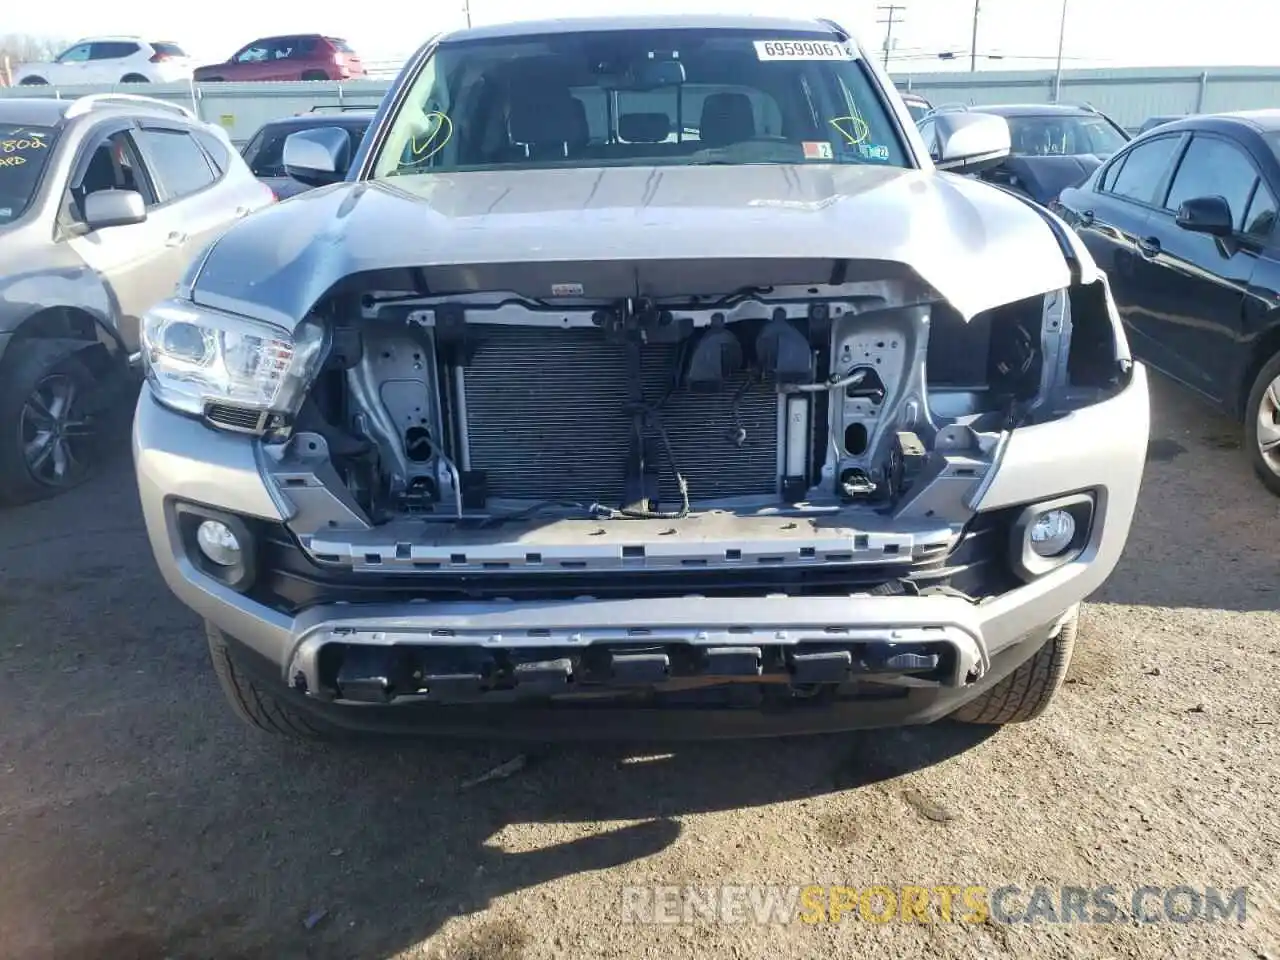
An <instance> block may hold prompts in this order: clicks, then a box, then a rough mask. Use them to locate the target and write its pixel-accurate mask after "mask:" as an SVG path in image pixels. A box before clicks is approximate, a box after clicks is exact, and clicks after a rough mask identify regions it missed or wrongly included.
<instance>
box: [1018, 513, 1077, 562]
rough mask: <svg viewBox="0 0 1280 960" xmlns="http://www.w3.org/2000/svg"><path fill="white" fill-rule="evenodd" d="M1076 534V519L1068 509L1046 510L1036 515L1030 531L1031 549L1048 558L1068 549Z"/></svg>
mask: <svg viewBox="0 0 1280 960" xmlns="http://www.w3.org/2000/svg"><path fill="white" fill-rule="evenodd" d="M1075 536H1076V519H1075V517H1073V516H1072V515H1071V514H1070V512H1069V511H1066V510H1046V511H1045V512H1044V513H1042V514H1040V516H1038V517H1036V520H1035V522H1034V523H1033V524H1032V525H1031V530H1030V532H1029V533H1028V537H1029V539H1030V540H1031V549H1032V550H1034V551H1035V552H1036V554H1037V555H1038V556H1041V557H1046V558H1047V557H1056V556H1057V555H1058V554H1060V553H1062V551H1064V550H1066V549H1067V548H1068V547H1069V546H1071V543H1072V541H1073V540H1074V539H1075Z"/></svg>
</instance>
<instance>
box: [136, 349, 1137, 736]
mask: <svg viewBox="0 0 1280 960" xmlns="http://www.w3.org/2000/svg"><path fill="white" fill-rule="evenodd" d="M1148 421H1149V410H1148V399H1147V378H1146V372H1145V370H1144V369H1143V368H1142V367H1141V366H1136V367H1135V368H1134V370H1133V373H1132V378H1131V380H1130V383H1129V384H1128V386H1126V387H1125V389H1123V390H1122V391H1121V392H1120V393H1118V394H1117V395H1116V396H1114V397H1113V398H1111V399H1109V400H1107V401H1104V402H1102V403H1099V404H1096V405H1094V406H1090V407H1085V408H1082V409H1080V410H1077V411H1074V412H1072V413H1070V414H1068V415H1067V416H1065V417H1062V418H1061V419H1058V420H1055V421H1052V422H1048V423H1043V424H1037V425H1033V426H1028V427H1022V428H1019V429H1017V430H1015V431H1014V432H1013V433H1012V435H1011V436H1010V437H1009V440H1008V442H1007V444H1006V445H1005V448H1004V451H1003V454H1002V457H1001V459H1000V462H999V464H998V466H997V468H996V471H995V473H994V476H993V478H992V479H991V481H990V482H989V483H987V484H985V487H984V489H983V490H982V491H981V492H980V499H979V502H978V503H977V504H976V506H977V508H978V509H979V511H980V512H987V511H997V510H1002V509H1006V508H1013V507H1017V506H1021V505H1028V504H1036V503H1040V502H1044V501H1048V500H1052V499H1055V498H1057V497H1060V496H1064V495H1068V494H1075V493H1079V492H1080V491H1089V493H1090V496H1091V497H1092V498H1093V512H1092V520H1091V527H1090V532H1089V538H1088V541H1087V543H1086V544H1085V546H1084V547H1083V549H1082V550H1081V551H1080V552H1079V554H1078V555H1077V556H1076V557H1075V559H1073V560H1071V561H1070V562H1068V563H1066V564H1065V565H1064V566H1061V567H1059V568H1057V569H1055V570H1053V571H1051V572H1049V573H1046V574H1044V575H1042V576H1040V577H1038V578H1036V579H1034V580H1032V581H1031V582H1028V583H1023V584H1021V585H1019V586H1016V587H1014V588H1013V589H1009V590H1007V591H1005V592H1003V593H1000V594H998V595H996V596H993V597H990V598H988V599H986V600H984V601H982V602H980V603H975V602H972V601H970V600H967V599H964V598H962V597H956V596H946V595H930V596H755V597H741V596H736V597H724V596H719V597H717V596H680V597H670V598H663V599H661V600H650V599H549V600H524V601H506V600H492V601H490V600H486V601H451V602H431V603H425V602H417V601H409V602H398V603H332V604H322V605H317V606H312V607H309V608H307V609H304V610H302V611H301V612H299V613H297V614H293V615H291V614H289V613H285V612H282V611H281V610H279V609H277V608H275V607H273V606H270V605H268V604H265V603H263V602H260V601H258V600H255V599H253V598H252V597H250V596H248V595H246V594H245V593H242V592H240V591H238V590H236V589H233V588H232V587H230V586H227V585H225V584H224V583H221V582H219V581H218V580H216V579H214V578H213V577H211V576H209V575H208V574H206V573H205V572H204V571H202V570H201V569H200V568H199V566H198V565H197V564H196V563H194V562H193V561H192V559H191V557H190V545H189V543H188V542H186V540H184V534H183V532H182V529H181V524H180V522H179V519H178V516H179V513H180V510H179V509H176V507H177V506H178V505H189V506H193V507H195V508H197V509H200V508H212V509H213V510H215V511H221V512H225V513H227V514H231V515H234V516H238V517H244V518H251V519H254V520H260V521H265V522H268V523H275V524H279V523H281V522H283V520H284V519H285V517H284V516H283V515H282V512H281V507H280V504H279V503H278V498H277V497H274V496H273V494H272V491H271V490H270V489H269V488H268V486H267V484H266V483H265V482H264V480H263V477H262V475H261V473H260V470H259V465H258V462H257V460H256V457H255V452H254V447H253V441H252V440H250V439H248V438H246V437H243V436H237V435H234V434H229V433H222V432H218V431H216V430H213V429H210V428H207V427H205V426H203V425H201V424H199V423H197V422H195V421H192V420H190V419H188V418H185V417H182V416H180V415H178V414H175V413H172V412H170V411H168V410H166V409H165V408H163V407H161V406H160V405H159V404H158V403H157V402H156V401H155V400H154V399H153V397H152V395H151V392H150V389H149V388H144V390H143V392H142V395H141V397H140V398H139V403H138V409H137V416H136V419H135V425H134V438H133V440H134V457H135V462H136V466H137V475H138V486H139V492H140V495H141V500H142V506H143V512H144V516H145V519H146V524H147V529H148V534H149V536H150V539H151V544H152V548H153V550H154V552H155V556H156V559H157V562H158V563H159V566H160V569H161V572H162V574H163V575H164V577H165V580H166V581H167V583H168V584H169V586H170V588H171V589H172V590H173V591H174V593H175V594H176V595H177V596H178V598H179V599H181V600H182V601H183V602H184V603H185V604H187V605H188V606H189V607H191V608H192V609H193V610H194V611H195V612H196V613H198V614H199V615H200V616H201V617H203V618H204V619H205V620H207V621H208V622H209V623H211V624H213V625H214V626H216V627H217V628H218V629H219V630H221V631H222V632H223V633H225V634H226V635H228V636H229V637H230V638H232V639H233V640H234V641H235V642H236V645H237V650H238V652H239V653H240V654H241V656H242V659H243V660H244V662H245V665H246V668H247V669H251V670H254V671H256V672H258V673H259V674H261V675H262V676H263V678H264V679H268V678H269V679H271V680H272V681H274V682H275V683H276V684H277V685H278V686H279V688H280V692H281V695H289V693H288V691H292V692H293V693H292V695H293V696H295V697H296V699H297V702H298V703H299V705H301V706H303V707H305V708H307V709H314V710H317V711H321V712H324V713H326V714H328V715H330V718H331V719H333V720H336V721H337V722H340V723H344V724H346V725H350V726H386V725H390V726H393V727H398V726H404V725H410V726H415V725H417V724H420V723H422V722H424V721H425V722H428V723H430V724H431V725H432V726H433V727H434V728H436V729H472V728H477V727H478V728H482V729H485V730H489V731H493V730H495V728H496V729H497V730H500V731H501V732H505V733H521V734H527V735H531V736H539V735H542V731H543V727H542V726H541V724H540V721H539V720H538V717H539V716H541V715H542V714H546V715H548V716H549V717H550V718H551V722H552V723H553V725H554V726H561V725H563V724H562V720H563V719H564V718H565V717H566V715H567V713H568V711H567V709H566V708H567V707H568V706H569V705H570V704H571V705H572V706H574V707H578V708H583V709H586V710H587V711H588V712H590V713H591V714H592V715H593V719H590V720H589V721H587V722H586V725H585V726H584V725H583V722H582V721H581V720H573V721H569V726H570V729H571V730H572V731H573V732H576V733H579V734H581V733H591V734H599V735H604V736H614V735H619V734H624V733H634V732H636V731H637V729H638V728H637V726H636V724H640V726H644V723H643V722H642V721H643V720H644V718H646V717H649V718H652V717H653V716H655V715H662V716H670V717H672V718H674V717H676V716H681V715H685V714H687V711H685V710H680V709H673V710H653V709H651V707H652V706H653V705H654V704H655V703H658V704H669V705H670V706H671V707H680V706H682V705H685V703H686V699H685V695H686V694H687V693H689V691H690V690H692V689H693V688H696V687H698V686H699V685H700V684H701V683H702V682H704V681H706V680H708V679H709V678H710V679H712V680H724V681H725V683H724V684H719V685H718V686H720V687H723V688H726V689H731V690H742V689H745V688H748V687H750V688H752V689H763V690H764V695H763V698H762V699H758V700H754V701H753V700H752V699H751V698H750V697H748V696H746V695H745V694H744V695H743V696H741V697H737V698H736V699H735V698H734V697H733V696H730V697H729V699H728V701H727V702H725V703H721V704H717V705H716V706H715V707H712V708H708V705H707V703H706V702H705V700H703V701H699V700H697V698H694V701H693V706H696V707H697V708H698V719H697V720H696V721H690V720H683V721H681V720H675V719H672V720H670V721H662V722H661V724H660V725H661V726H663V729H661V730H659V731H657V732H658V734H659V735H664V736H665V735H667V734H671V733H675V732H679V733H682V734H683V735H689V734H698V735H712V734H714V733H715V732H717V731H718V730H719V729H720V723H719V721H718V720H717V719H716V718H717V717H719V716H720V715H721V714H723V715H724V719H726V721H727V728H726V729H725V730H724V732H726V733H733V734H737V735H751V734H753V733H758V734H763V733H788V732H807V731H813V730H822V729H847V728H852V727H860V726H882V725H896V724H900V723H921V722H929V721H931V720H935V719H938V718H939V717H942V716H944V715H946V714H947V713H950V712H951V711H953V710H955V709H956V708H957V707H959V706H960V705H962V704H963V703H965V702H966V701H967V700H969V699H971V698H973V697H975V696H977V695H978V694H980V693H981V692H982V691H983V690H985V689H987V688H988V687H989V686H990V685H992V684H993V683H996V682H998V681H999V679H1001V678H1002V677H1003V676H1005V675H1007V674H1008V673H1009V672H1011V671H1012V670H1013V669H1015V668H1016V667H1017V666H1018V665H1019V664H1020V663H1022V662H1023V661H1025V660H1026V659H1027V658H1028V657H1029V656H1031V655H1033V654H1034V653H1035V652H1036V650H1037V649H1038V648H1039V647H1040V646H1041V645H1042V644H1043V643H1044V642H1045V640H1047V639H1048V638H1049V637H1050V636H1051V635H1052V634H1053V632H1054V631H1055V630H1056V628H1057V626H1058V624H1059V623H1060V622H1061V620H1062V618H1063V616H1064V615H1065V614H1066V613H1067V612H1068V611H1070V610H1072V609H1073V608H1074V607H1075V605H1076V604H1078V603H1079V602H1080V601H1081V600H1083V599H1084V598H1085V597H1087V596H1088V595H1089V594H1090V593H1092V592H1093V591H1094V590H1095V589H1096V588H1097V587H1099V586H1100V585H1101V584H1102V583H1103V581H1104V580H1106V578H1107V577H1108V576H1109V575H1110V573H1111V571H1112V570H1113V568H1114V567H1115V565H1116V563H1117V561H1118V560H1119V558H1120V555H1121V552H1122V550H1123V547H1124V543H1125V540H1126V538H1127V536H1128V532H1129V526H1130V522H1131V520H1132V517H1133V511H1134V506H1135V503H1136V500H1137V496H1138V489H1139V485H1140V483H1141V478H1142V471H1143V464H1144V462H1145V455H1146V444H1147V434H1148ZM334 649H341V650H343V651H346V652H347V654H348V657H347V659H349V660H351V661H353V662H355V663H358V664H362V665H363V666H362V667H360V670H361V671H362V673H360V675H356V674H350V675H349V677H348V679H349V680H350V681H351V682H350V684H349V685H343V686H340V687H338V690H339V691H344V690H345V691H352V692H354V691H357V690H358V691H361V693H360V694H358V695H344V694H343V693H342V692H339V693H337V694H336V695H335V692H334V684H333V683H332V677H330V676H327V675H326V669H327V667H326V658H327V657H328V656H329V655H328V654H327V653H326V651H330V650H334ZM672 650H676V651H684V652H686V653H687V654H688V655H687V656H684V654H681V653H677V656H676V659H677V660H679V661H680V662H679V663H673V661H672V658H671V655H670V653H671V651H672ZM351 651H355V653H354V654H352V653H351ZM753 655H754V656H755V665H754V666H751V663H752V657H753ZM495 657H496V658H497V661H501V665H502V668H503V669H504V670H507V671H508V672H509V673H510V674H511V680H512V682H511V683H510V684H507V685H506V689H503V690H498V691H488V692H486V693H485V694H484V695H483V696H479V695H476V693H475V683H474V680H475V677H476V675H477V672H480V673H483V671H484V669H485V668H486V666H485V665H486V664H487V665H488V666H492V665H493V663H494V662H497V661H495V659H494V658H495ZM664 657H665V660H664V659H662V658H664ZM681 657H683V659H681ZM930 657H933V658H936V659H935V660H932V661H930V660H928V658H930ZM655 658H656V659H655ZM895 658H896V659H895ZM904 658H905V659H904ZM913 658H925V659H913ZM926 662H928V663H935V664H936V669H935V670H933V671H932V672H925V673H927V679H921V676H922V672H921V671H920V670H915V671H914V677H913V670H912V669H909V668H910V667H911V666H912V665H922V664H925V663H926ZM566 664H567V667H566ZM904 664H905V665H906V666H905V667H904V666H903V665H904ZM896 667H902V669H901V670H896V669H895V668H896ZM352 669H355V668H352ZM413 669H417V670H419V671H422V670H426V671H427V674H428V675H429V676H430V677H432V678H436V681H438V682H434V681H433V683H431V684H429V685H428V686H429V687H430V689H431V691H432V692H431V693H430V694H426V695H422V696H406V697H398V698H396V699H395V702H393V703H390V704H379V703H377V702H376V701H378V700H379V697H378V694H377V691H376V689H374V690H372V693H371V686H370V685H371V684H373V685H375V686H376V682H377V681H378V680H379V679H385V677H384V676H383V675H384V674H388V673H390V672H393V671H395V670H413ZM771 669H773V670H774V671H775V672H778V671H780V672H781V673H782V674H784V676H782V677H776V676H771V675H770V671H771ZM584 670H585V671H587V672H588V675H590V672H591V671H595V675H596V676H597V677H598V678H600V679H601V680H602V681H603V684H602V686H601V687H600V688H599V689H600V690H601V691H603V692H608V693H609V694H610V696H609V697H602V698H601V700H596V701H587V702H585V703H583V702H580V701H578V700H576V699H574V700H571V701H569V702H568V703H567V702H566V701H565V698H564V697H560V696H555V694H556V692H557V691H562V690H563V687H562V686H558V684H559V682H560V681H561V680H564V679H566V678H567V676H573V675H575V674H576V673H578V672H580V671H584ZM752 670H754V671H755V672H754V673H752V672H751V671H752ZM566 671H567V673H566ZM415 676H417V674H415ZM682 680H685V681H688V682H687V683H681V682H675V683H674V686H673V681H682ZM770 680H772V681H774V682H773V683H770V682H769V681H770ZM736 681H743V682H741V683H739V682H736ZM779 681H781V682H779ZM521 683H524V684H527V685H529V686H528V687H527V689H536V690H537V691H538V692H539V693H546V694H547V696H546V697H542V698H541V700H540V702H541V703H542V704H543V706H544V708H545V709H541V710H540V711H538V710H532V709H531V708H530V707H529V706H528V701H527V698H525V697H523V696H522V695H521V693H522V692H523V691H520V689H519V688H520V685H521ZM704 689H705V687H704ZM798 690H799V691H800V692H801V693H803V694H805V695H804V696H799V697H798V696H797V691H798ZM811 690H814V691H817V692H819V693H821V695H820V696H818V695H815V696H809V695H808V693H809V692H810V691H811ZM886 690H889V691H891V692H892V694H893V695H892V696H885V695H884V693H885V691H886ZM868 691H871V694H872V695H868ZM655 692H656V693H657V699H656V700H655V699H654V697H653V696H651V695H652V694H654V693H655ZM775 692H776V693H777V694H778V696H776V697H771V696H770V694H772V693H775ZM632 694H636V695H640V694H644V695H645V696H646V697H648V699H647V700H646V701H645V705H644V706H643V707H642V708H639V710H638V712H637V708H636V698H635V697H634V696H631V695H632ZM619 699H620V700H621V703H620V704H619V703H618V702H617V701H618V700H619ZM371 701H374V702H371ZM605 702H609V703H610V706H609V709H608V710H607V711H606V710H603V709H599V708H600V707H602V706H603V705H604V703H605ZM495 704H504V705H505V709H501V710H494V709H492V705H495ZM744 707H746V708H748V709H744ZM512 711H514V715H513V713H512ZM606 716H607V717H611V718H612V719H604V718H605V717H606ZM624 718H625V719H624ZM672 724H674V727H672ZM558 732H564V731H558Z"/></svg>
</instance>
